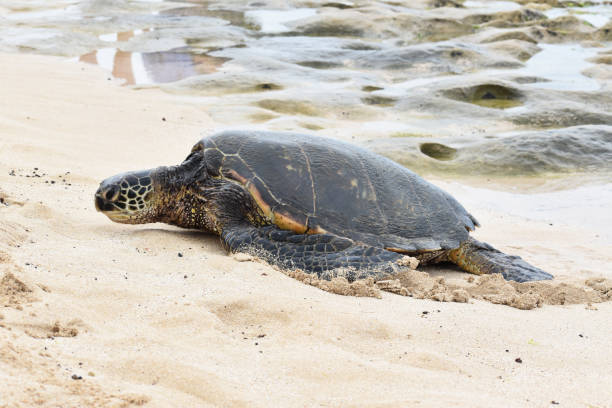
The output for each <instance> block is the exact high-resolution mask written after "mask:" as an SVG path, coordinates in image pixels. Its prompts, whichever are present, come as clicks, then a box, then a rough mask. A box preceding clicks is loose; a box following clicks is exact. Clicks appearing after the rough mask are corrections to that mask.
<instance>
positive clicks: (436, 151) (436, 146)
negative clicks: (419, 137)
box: [419, 143, 457, 161]
mask: <svg viewBox="0 0 612 408" xmlns="http://www.w3.org/2000/svg"><path fill="white" fill-rule="evenodd" d="M419 150H420V151H421V153H423V154H425V155H427V156H429V157H431V158H434V159H436V160H443V161H446V160H452V159H453V158H455V156H456V155H457V149H453V148H452V147H449V146H446V145H443V144H440V143H421V145H420V146H419Z"/></svg>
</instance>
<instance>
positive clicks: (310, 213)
mask: <svg viewBox="0 0 612 408" xmlns="http://www.w3.org/2000/svg"><path fill="white" fill-rule="evenodd" d="M95 204H96V208H97V209H98V211H102V212H103V213H104V214H106V215H107V216H108V217H109V218H110V219H111V220H113V221H116V222H121V223H127V224H141V223H150V222H165V223H168V224H172V225H177V226H179V227H184V228H195V229H199V230H204V231H209V232H212V233H215V234H218V235H219V236H220V237H221V240H222V241H223V243H224V245H225V246H226V247H227V248H228V249H229V251H232V252H256V253H257V254H258V255H259V256H261V257H263V258H264V259H265V260H266V261H268V262H270V263H272V264H276V265H278V266H280V267H281V268H290V269H293V268H299V269H302V270H304V271H306V272H313V273H316V274H317V275H318V276H319V277H320V278H322V279H331V278H332V277H334V276H337V275H338V274H342V275H343V276H345V277H346V278H347V279H348V280H349V281H352V280H354V279H362V278H366V277H370V276H371V277H373V278H374V279H377V278H382V277H384V276H387V275H388V274H389V273H393V272H395V271H396V270H397V269H398V261H399V260H400V259H402V258H403V256H404V255H411V256H414V257H416V258H418V259H419V260H420V262H421V264H427V263H435V262H441V261H450V262H453V263H455V264H457V265H459V266H460V267H461V268H462V269H464V270H466V271H468V272H472V273H475V274H483V273H501V274H502V275H503V276H504V278H506V279H509V280H515V281H518V282H523V281H531V280H541V279H552V275H550V274H548V273H546V272H544V271H542V270H541V269H538V268H536V267H534V266H531V265H529V264H528V263H526V262H525V261H523V260H522V259H521V258H519V257H517V256H511V255H506V254H504V253H502V252H500V251H498V250H496V249H495V248H493V247H491V246H490V245H488V244H485V243H481V242H479V241H477V240H475V239H473V238H471V237H469V235H468V234H469V231H472V230H473V229H474V228H475V227H476V226H478V222H477V221H476V219H475V218H474V217H473V216H472V215H470V214H469V213H468V212H467V211H466V210H465V209H464V208H463V207H462V206H461V204H459V203H458V202H457V201H456V200H455V199H454V198H453V197H451V196H450V195H449V194H448V193H446V192H444V191H442V190H441V189H439V188H438V187H436V186H434V185H432V184H430V183H428V182H427V181H425V180H423V179H422V178H421V177H419V176H418V175H416V174H415V173H413V172H411V171H410V170H408V169H406V168H404V167H402V166H400V165H398V164H397V163H395V162H393V161H391V160H389V159H387V158H384V157H382V156H379V155H377V154H374V153H371V152H369V151H367V150H364V149H361V148H359V147H356V146H353V145H351V144H348V143H344V142H340V141H336V140H331V139H326V138H322V137H315V136H306V135H300V134H294V133H276V132H256V131H226V132H222V133H218V134H215V135H213V136H210V137H207V138H204V139H202V140H200V141H199V142H198V143H196V144H195V146H194V147H193V149H192V150H191V153H190V154H189V156H187V158H186V159H185V161H183V163H181V164H180V165H178V166H170V167H165V166H162V167H158V168H155V169H150V170H142V171H135V172H128V173H122V174H119V175H116V176H114V177H111V178H108V179H106V180H104V181H103V182H102V183H101V184H100V188H99V189H98V191H97V192H96V195H95Z"/></svg>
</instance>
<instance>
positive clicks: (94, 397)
mask: <svg viewBox="0 0 612 408" xmlns="http://www.w3.org/2000/svg"><path fill="white" fill-rule="evenodd" d="M0 89H1V98H0V236H1V237H2V239H1V241H0V305H2V306H3V307H2V308H0V407H26V406H61V407H82V406H95V407H106V406H142V405H144V406H147V407H168V406H177V407H178V406H181V407H192V406H193V407H208V406H223V407H238V406H244V407H271V406H282V407H304V406H327V407H332V406H334V407H336V406H337V407H340V406H341V407H366V406H367V407H400V406H401V407H411V406H418V407H439V406H455V407H491V406H504V407H525V406H534V407H545V406H551V405H552V406H557V405H556V404H557V403H558V404H559V406H565V407H611V406H612V387H610V384H612V371H610V367H612V347H610V344H611V343H610V341H611V340H610V339H611V334H612V303H611V302H604V303H595V302H598V301H603V300H606V299H609V297H610V295H611V292H610V282H609V281H607V280H604V279H598V278H600V277H601V278H607V279H610V278H611V277H612V272H611V271H610V268H609V265H610V264H612V253H611V251H610V246H609V245H608V244H609V243H607V242H605V241H601V240H597V239H595V238H593V234H591V233H590V232H589V231H588V230H579V229H576V228H570V227H558V228H555V230H554V233H551V229H550V226H549V225H548V223H544V222H541V223H539V222H534V221H530V222H526V221H525V220H523V219H520V218H517V217H512V216H507V215H504V214H498V213H495V212H493V211H490V210H487V209H486V208H470V210H471V211H472V212H474V213H475V214H476V215H477V216H478V218H479V219H480V221H481V222H482V224H483V225H484V227H483V228H482V229H481V230H480V231H479V232H478V234H477V237H479V238H480V239H482V240H485V241H488V242H490V243H492V244H494V245H495V246H497V247H499V248H500V249H502V250H505V251H508V252H512V253H515V254H518V255H521V256H523V257H524V258H525V259H527V260H528V261H530V262H532V263H534V264H536V265H538V266H540V267H542V268H543V269H545V270H548V271H550V272H552V273H554V274H555V275H557V277H558V278H557V280H556V281H555V283H553V284H531V285H527V286H521V285H516V284H509V283H506V282H505V281H503V280H500V279H499V278H498V277H484V278H476V279H471V278H470V277H469V276H467V275H465V274H462V273H458V272H456V271H449V270H447V269H446V270H445V269H441V268H431V269H429V271H430V272H431V273H432V277H430V276H429V275H425V274H422V273H420V272H414V271H413V272H407V273H406V274H404V275H402V276H400V277H399V279H398V281H396V282H387V283H386V285H387V286H386V289H388V290H391V291H396V292H398V293H403V294H409V295H412V296H413V297H405V296H398V295H396V294H392V293H388V292H385V291H381V290H380V289H379V288H378V286H376V285H374V284H372V283H371V282H370V283H368V282H366V283H363V284H362V285H361V286H359V288H358V289H359V290H357V291H355V286H353V288H352V289H350V288H349V289H350V290H348V289H346V287H344V289H343V287H342V285H340V287H339V288H340V289H338V287H336V288H335V289H334V288H331V289H332V290H335V291H339V292H343V291H344V293H353V294H365V295H368V297H356V296H339V295H336V294H332V293H329V292H325V291H322V290H320V289H318V288H316V287H313V286H312V285H306V284H304V283H302V282H300V279H293V278H291V277H289V276H287V275H285V274H283V273H281V272H279V271H277V270H275V269H274V268H271V267H269V266H267V265H266V264H263V263H260V262H254V261H250V260H248V258H246V259H245V258H244V257H240V256H234V257H230V256H228V255H227V254H225V252H224V251H223V249H222V247H221V245H220V244H219V242H218V239H217V238H215V237H211V236H207V235H204V234H200V233H196V232H186V231H179V230H177V229H173V228H170V227H167V226H162V225H148V226H138V227H132V226H125V225H119V224H113V223H111V222H110V221H109V220H108V219H106V217H104V216H103V215H101V214H98V213H96V212H95V211H94V208H93V192H94V191H95V189H96V187H97V185H98V183H99V181H100V180H101V179H103V178H105V177H107V176H109V175H111V174H114V173H116V172H118V171H124V170H130V169H140V168H147V167H153V166H157V165H161V164H175V163H177V162H179V161H181V160H182V159H183V157H184V156H185V155H186V154H187V152H188V150H189V147H190V146H191V145H192V144H193V142H194V141H195V140H197V139H198V138H199V137H200V136H201V135H202V134H206V133H209V132H210V131H211V130H212V129H213V128H214V127H215V124H214V123H213V122H212V121H211V120H210V119H209V118H208V117H207V114H206V110H205V107H199V106H197V105H193V104H188V103H185V102H182V101H181V100H179V99H176V98H174V97H172V96H169V95H166V94H163V93H162V92H160V91H158V90H155V89H149V90H132V89H128V88H123V87H121V86H119V84H118V83H117V82H115V81H113V80H109V79H108V78H107V75H106V74H104V73H103V72H101V71H99V70H98V69H97V68H95V67H91V66H87V65H81V64H77V63H74V62H68V61H65V60H61V59H56V58H52V57H40V56H24V55H2V54H0ZM452 189H453V188H452V186H451V190H452ZM458 198H459V200H460V201H461V197H458ZM179 253H181V254H182V256H181V257H179V256H178V254H179ZM297 275H299V274H297ZM294 276H295V277H297V278H301V280H308V279H307V278H306V277H304V276H296V274H294ZM467 278H470V279H467ZM585 282H587V283H585ZM309 283H311V284H313V282H309ZM314 284H315V285H316V282H314ZM319 286H320V285H319ZM347 290H348V291H347ZM351 290H352V292H351ZM431 299H437V300H452V301H454V302H438V301H435V300H431ZM481 299H482V300H481ZM589 302H590V303H589ZM495 303H501V304H495ZM571 303H575V304H571ZM503 304H509V305H511V306H515V307H508V306H505V305H503ZM551 304H552V305H551ZM538 306H541V307H538ZM519 307H523V308H526V309H530V308H531V309H532V310H521V309H519Z"/></svg>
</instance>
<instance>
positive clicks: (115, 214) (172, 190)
mask: <svg viewBox="0 0 612 408" xmlns="http://www.w3.org/2000/svg"><path fill="white" fill-rule="evenodd" d="M204 166H205V162H204V160H203V153H202V152H201V151H200V150H197V151H194V152H192V153H191V154H190V155H189V156H188V157H187V159H185V161H183V163H181V164H180V165H178V166H168V167H166V166H161V167H157V168H155V169H149V170H140V171H132V172H127V173H121V174H117V175H116V176H113V177H109V178H107V179H106V180H104V181H103V182H102V183H100V187H99V188H98V191H96V195H95V205H96V209H97V210H98V211H100V212H102V213H104V214H105V215H106V216H107V217H108V218H110V219H111V220H112V221H115V222H120V223H123V224H146V223H151V222H165V223H168V224H172V225H176V226H179V227H183V228H196V229H204V230H209V231H212V230H216V228H217V227H216V226H215V225H216V221H215V220H214V219H213V217H212V216H211V214H210V211H208V209H209V206H210V205H209V203H208V202H207V201H206V199H204V198H203V197H202V196H201V190H200V188H201V187H202V186H205V185H206V183H207V182H209V181H211V179H210V177H209V176H208V174H207V172H206V169H205V167H204Z"/></svg>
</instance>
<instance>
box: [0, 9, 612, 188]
mask: <svg viewBox="0 0 612 408" xmlns="http://www.w3.org/2000/svg"><path fill="white" fill-rule="evenodd" d="M445 5H446V7H443V6H445ZM455 6H457V4H455V3H453V2H450V1H449V2H445V1H414V2H410V3H401V2H393V3H388V2H377V1H374V2H359V1H355V2H328V3H325V4H322V5H318V4H314V3H311V2H303V1H292V2H278V1H269V2H265V3H263V2H254V3H248V4H247V3H243V2H236V3H234V2H218V1H204V0H202V1H198V0H193V1H190V2H188V3H174V2H169V1H126V2H109V1H102V0H88V1H78V0H72V1H65V2H61V1H55V2H32V3H28V4H27V6H23V5H19V4H14V5H11V4H10V3H4V4H3V6H2V7H4V8H0V50H2V51H9V52H31V53H44V54H54V55H63V56H66V57H70V58H73V59H74V60H75V61H80V62H85V63H90V64H97V65H99V66H101V67H102V68H104V69H106V70H107V71H108V72H109V74H112V75H113V76H114V77H116V78H120V79H122V80H123V81H124V84H125V85H127V86H159V87H160V88H161V89H162V90H164V91H166V92H170V93H173V94H175V95H177V96H178V97H182V98H184V99H185V101H188V102H189V101H191V102H193V103H197V104H199V105H202V106H205V107H206V110H207V112H208V113H209V115H210V116H211V117H212V119H213V121H214V122H215V126H216V128H217V129H223V128H236V127H240V128H260V129H270V130H292V131H300V132H308V133H318V134H321V135H325V136H329V137H336V138H340V139H345V140H350V141H353V142H354V143H358V144H362V145H366V146H368V147H370V148H372V149H374V150H377V151H379V152H381V153H383V154H387V155H388V156H390V157H392V158H394V159H396V160H398V161H399V162H400V163H402V164H405V165H407V166H408V167H411V168H414V169H415V170H417V171H419V172H422V173H424V174H428V173H435V174H436V175H437V176H438V177H446V178H453V179H461V178H463V177H465V176H467V175H471V176H474V175H477V177H497V178H499V177H501V176H502V175H504V176H505V175H508V174H510V175H512V176H515V177H518V176H522V175H526V174H527V175H529V176H530V177H535V178H543V179H545V178H547V177H552V176H554V177H557V176H559V177H566V176H567V177H569V176H571V175H572V174H574V173H579V174H581V175H582V176H581V177H583V178H584V182H585V183H591V182H593V183H595V180H600V179H601V177H602V174H612V170H611V169H610V166H607V165H605V163H606V160H608V157H609V156H608V155H609V154H610V151H611V149H612V147H611V146H612V141H610V140H609V138H608V136H607V134H608V133H607V131H603V130H602V132H603V133H600V135H599V136H596V137H595V139H593V137H594V136H592V134H591V133H592V132H591V131H586V130H583V129H582V128H580V127H579V126H582V125H610V124H612V73H611V71H612V70H611V68H610V67H611V65H610V62H606V61H608V60H609V59H610V60H612V57H609V56H610V55H611V54H612V37H611V36H610V34H609V30H608V31H606V27H608V26H606V24H610V23H609V18H610V17H611V16H612V6H610V5H609V4H607V3H605V2H598V3H597V4H595V5H592V6H588V7H566V8H548V9H546V7H542V10H541V11H539V10H538V9H532V8H528V7H525V6H522V5H520V4H518V3H515V2H511V1H465V2H463V7H455ZM567 16H574V17H576V18H577V19H578V21H579V23H578V24H576V23H575V21H574V20H571V19H570V20H567ZM548 129H561V130H562V129H570V130H569V131H568V132H569V133H568V132H566V134H567V136H560V137H559V138H557V139H555V141H554V142H553V141H552V140H549V135H548V133H546V130H548ZM513 132H514V133H513ZM530 132H531V133H530ZM538 132H541V133H538ZM589 132H591V133H589ZM509 134H516V135H518V136H516V137H515V138H514V139H512V140H511V141H510V142H509V141H508V140H506V139H507V136H508V135H509ZM566 134H564V135H566ZM521 135H525V136H524V139H521V138H522V137H523V136H521ZM544 147H545V148H544ZM599 147H601V148H599ZM517 151H520V153H521V154H516V153H517ZM444 152H446V153H444ZM448 152H455V153H453V154H449V153H448ZM441 162H444V163H442V164H440V163H441ZM593 163H596V165H593ZM500 169H502V170H501V171H500ZM508 169H511V171H509V170H508ZM611 179H612V178H611ZM516 180H518V179H516ZM517 182H518V181H517Z"/></svg>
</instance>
